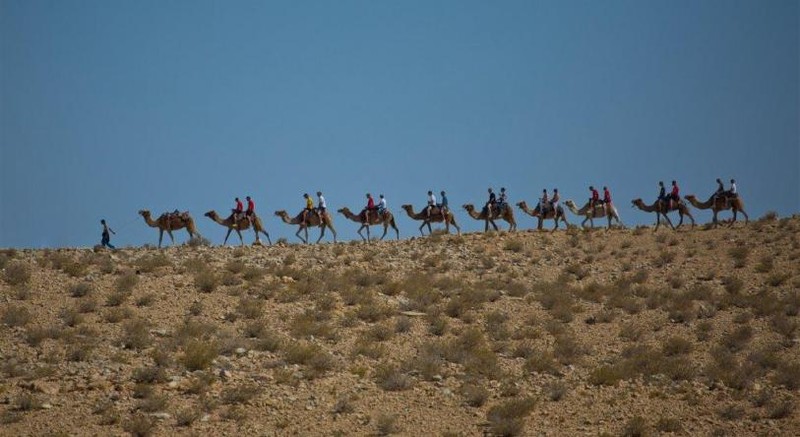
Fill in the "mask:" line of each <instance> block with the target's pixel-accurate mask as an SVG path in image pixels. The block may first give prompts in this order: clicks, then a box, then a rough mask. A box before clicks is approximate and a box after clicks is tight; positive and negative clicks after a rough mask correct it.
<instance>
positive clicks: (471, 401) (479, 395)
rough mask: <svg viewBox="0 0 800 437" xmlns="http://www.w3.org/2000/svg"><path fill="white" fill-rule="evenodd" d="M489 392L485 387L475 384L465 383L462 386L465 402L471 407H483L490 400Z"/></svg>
mask: <svg viewBox="0 0 800 437" xmlns="http://www.w3.org/2000/svg"><path fill="white" fill-rule="evenodd" d="M489 395H490V393H489V390H486V389H485V388H484V387H482V386H480V385H477V384H474V383H465V384H464V385H462V386H461V396H463V397H464V402H465V403H466V404H467V405H469V406H470V407H481V406H483V404H485V403H486V400H487V399H489Z"/></svg>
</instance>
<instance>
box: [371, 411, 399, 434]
mask: <svg viewBox="0 0 800 437" xmlns="http://www.w3.org/2000/svg"><path fill="white" fill-rule="evenodd" d="M375 428H376V431H377V434H378V435H379V436H385V435H391V434H397V433H398V432H400V427H399V426H398V424H397V415H395V414H385V413H382V414H380V415H379V416H378V418H377V419H375Z"/></svg>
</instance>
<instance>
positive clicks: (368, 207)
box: [364, 193, 375, 223]
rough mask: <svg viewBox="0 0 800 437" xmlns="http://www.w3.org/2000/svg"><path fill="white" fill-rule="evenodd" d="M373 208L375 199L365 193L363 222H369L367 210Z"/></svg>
mask: <svg viewBox="0 0 800 437" xmlns="http://www.w3.org/2000/svg"><path fill="white" fill-rule="evenodd" d="M374 209H375V201H374V200H373V199H372V194H369V193H367V206H365V207H364V223H369V212H370V211H372V210H374Z"/></svg>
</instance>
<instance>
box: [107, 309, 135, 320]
mask: <svg viewBox="0 0 800 437" xmlns="http://www.w3.org/2000/svg"><path fill="white" fill-rule="evenodd" d="M131 317H133V311H132V310H131V309H130V308H128V307H116V308H109V309H108V310H107V311H106V313H105V319H106V322H108V323H119V322H121V321H123V320H126V319H129V318H131Z"/></svg>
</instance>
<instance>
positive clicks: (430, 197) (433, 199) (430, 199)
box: [428, 193, 436, 206]
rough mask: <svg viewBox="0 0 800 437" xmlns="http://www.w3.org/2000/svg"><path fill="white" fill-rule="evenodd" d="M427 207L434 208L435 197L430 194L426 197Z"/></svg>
mask: <svg viewBox="0 0 800 437" xmlns="http://www.w3.org/2000/svg"><path fill="white" fill-rule="evenodd" d="M428 205H431V206H436V195H435V194H433V193H431V194H429V195H428Z"/></svg>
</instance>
